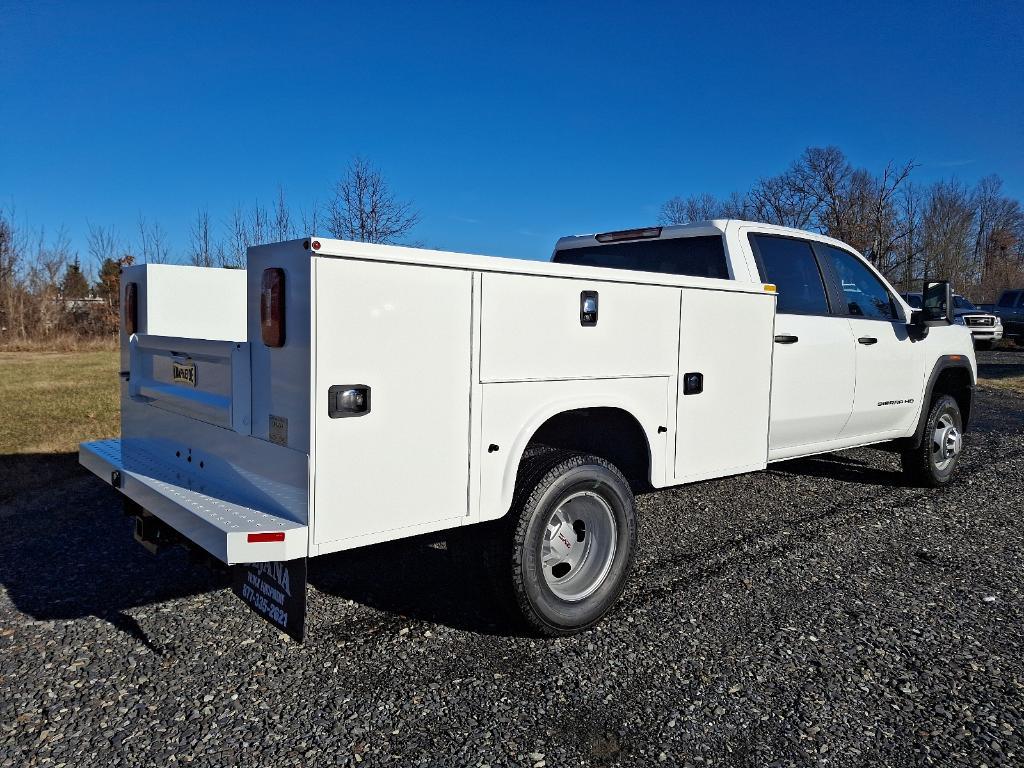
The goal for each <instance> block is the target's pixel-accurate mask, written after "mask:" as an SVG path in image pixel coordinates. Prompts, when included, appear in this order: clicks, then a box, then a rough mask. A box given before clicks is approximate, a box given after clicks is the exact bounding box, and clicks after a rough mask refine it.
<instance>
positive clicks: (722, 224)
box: [552, 219, 852, 256]
mask: <svg viewBox="0 0 1024 768" xmlns="http://www.w3.org/2000/svg"><path fill="white" fill-rule="evenodd" d="M738 227H754V228H756V229H757V230H758V231H761V232H765V233H768V234H775V235H783V236H787V237H802V238H805V239H808V240H817V241H819V242H822V243H831V244H832V245H836V246H839V247H841V248H843V249H845V250H852V247H851V246H850V245H848V244H846V243H844V242H842V241H840V240H836V239H835V238H834V237H829V236H828V235H822V234H820V233H818V232H809V231H808V230H806V229H796V228H795V227H783V226H780V225H779V224H766V223H764V222H761V221H746V220H744V219H710V220H708V221H695V222H693V223H691V224H670V225H665V226H662V227H660V230H661V232H660V234H659V235H658V236H657V237H651V238H646V239H651V240H655V239H657V240H667V239H670V238H673V237H697V236H700V235H723V234H725V232H726V230H729V229H735V228H738ZM655 228H658V227H651V229H655ZM618 231H628V230H618ZM615 233H616V232H615V231H611V232H598V233H595V234H591V235H570V236H568V237H562V238H559V240H558V242H556V243H555V249H554V251H553V252H552V256H554V254H555V253H558V251H564V250H568V249H570V248H582V247H584V246H601V245H608V244H609V243H608V242H601V241H599V240H598V239H597V238H598V237H599V236H601V235H612V234H615ZM643 239H645V238H639V237H638V238H636V239H635V240H634V239H631V240H620V241H619V242H637V241H640V240H643Z"/></svg>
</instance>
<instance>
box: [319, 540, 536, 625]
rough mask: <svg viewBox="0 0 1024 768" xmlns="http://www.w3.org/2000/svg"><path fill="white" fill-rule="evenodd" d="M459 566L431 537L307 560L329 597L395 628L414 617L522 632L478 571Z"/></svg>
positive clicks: (424, 620) (444, 548) (458, 561)
mask: <svg viewBox="0 0 1024 768" xmlns="http://www.w3.org/2000/svg"><path fill="white" fill-rule="evenodd" d="M441 536H443V534H442V535H441ZM460 566H461V563H460V560H459V559H458V558H455V557H453V556H452V554H451V553H450V552H449V551H448V549H447V547H446V545H445V544H444V543H443V538H440V537H438V536H436V535H435V536H431V537H422V538H410V539H400V540H398V541H391V542H388V543H386V544H374V545H372V546H369V547H362V548H360V549H353V550H349V551H347V552H338V553H335V554H331V555H322V556H320V557H317V558H314V559H313V560H310V563H309V581H310V584H312V585H313V586H315V587H316V588H317V589H318V590H320V591H321V592H324V593H325V594H327V595H329V596H331V598H332V599H341V600H353V601H355V602H357V603H359V604H361V605H365V606H368V607H370V608H374V609H376V610H378V611H382V612H384V613H387V614H390V615H391V616H392V617H393V621H392V622H391V623H393V624H395V625H396V627H397V626H398V625H404V624H406V623H408V621H409V620H415V621H422V622H425V623H430V624H443V625H445V626H448V627H451V628H453V629H461V630H465V631H469V632H475V633H478V634H484V635H501V636H504V637H508V636H511V635H523V634H524V631H523V627H522V626H521V624H520V623H518V622H516V621H515V620H514V619H513V618H512V616H511V614H510V613H509V611H508V610H506V609H505V607H504V605H503V603H502V602H501V601H500V600H498V599H497V595H496V593H495V592H494V591H493V589H491V586H490V584H489V583H488V582H487V580H486V579H484V578H481V574H480V573H479V572H478V571H479V569H474V571H475V572H474V573H473V574H467V573H466V572H465V569H464V567H460ZM374 623H375V624H379V623H380V621H379V620H376V619H375V620H374ZM328 631H331V630H328ZM338 631H343V632H344V633H345V634H353V633H356V634H358V633H359V632H360V631H363V628H360V627H354V626H352V625H350V624H348V623H346V624H345V626H344V627H343V628H339V630H338Z"/></svg>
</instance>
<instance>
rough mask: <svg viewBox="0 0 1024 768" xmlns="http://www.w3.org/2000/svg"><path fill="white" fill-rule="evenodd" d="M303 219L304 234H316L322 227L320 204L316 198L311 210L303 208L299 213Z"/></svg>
mask: <svg viewBox="0 0 1024 768" xmlns="http://www.w3.org/2000/svg"><path fill="white" fill-rule="evenodd" d="M299 216H300V218H301V219H302V234H304V235H315V234H317V230H318V229H319V228H320V222H321V221H322V219H321V218H320V204H319V203H318V202H317V201H316V200H314V201H313V203H312V205H311V206H310V207H309V210H306V209H305V208H303V209H302V210H301V211H300V213H299Z"/></svg>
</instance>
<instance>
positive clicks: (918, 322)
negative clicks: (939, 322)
mask: <svg viewBox="0 0 1024 768" xmlns="http://www.w3.org/2000/svg"><path fill="white" fill-rule="evenodd" d="M909 326H910V337H911V338H912V339H914V340H915V341H920V340H921V339H923V338H924V337H925V336H927V335H928V323H927V322H925V313H924V310H923V309H912V310H910V323H909Z"/></svg>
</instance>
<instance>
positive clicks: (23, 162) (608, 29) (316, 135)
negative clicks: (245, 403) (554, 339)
mask: <svg viewBox="0 0 1024 768" xmlns="http://www.w3.org/2000/svg"><path fill="white" fill-rule="evenodd" d="M0 19H2V22H0V202H3V203H6V204H11V203H13V204H14V206H15V207H16V210H17V214H18V218H19V221H21V222H22V223H24V224H26V225H28V226H32V227H38V226H40V225H44V224H45V225H46V227H47V228H48V229H50V230H53V229H55V228H56V227H58V226H59V225H61V224H63V225H65V226H66V227H67V229H68V231H69V233H70V234H71V236H72V239H73V243H74V245H75V247H76V248H77V249H78V250H79V251H80V252H81V253H82V254H83V257H84V255H85V246H86V243H85V234H86V232H87V226H88V223H90V222H91V223H94V224H103V225H112V226H115V227H117V228H118V229H119V230H120V231H121V233H122V234H123V235H125V236H132V235H134V231H135V222H136V220H137V218H138V216H139V215H140V214H142V215H144V216H146V217H147V218H149V219H155V220H158V221H159V222H160V224H161V225H162V226H163V228H164V229H165V230H167V232H168V233H169V235H170V238H171V242H172V245H173V246H174V247H175V248H176V249H178V250H184V248H185V246H186V237H187V231H188V227H189V223H190V220H191V218H192V217H193V216H194V214H195V211H196V209H197V208H205V209H207V210H208V211H209V212H210V215H211V217H212V218H213V219H215V220H218V221H220V220H222V219H224V218H226V217H227V215H228V214H229V212H230V210H231V209H232V208H233V207H235V206H236V205H248V204H251V203H252V202H254V201H256V200H257V199H258V200H260V201H262V202H266V203H269V202H270V200H271V198H272V197H273V196H274V194H275V193H276V190H277V187H278V185H281V186H283V188H284V190H285V192H286V194H287V196H288V198H289V200H290V202H291V204H292V206H293V207H295V208H300V207H309V206H310V205H312V204H313V201H314V200H316V199H320V200H323V199H324V198H325V197H326V195H327V193H328V190H329V189H330V187H331V184H332V182H333V181H334V180H335V179H337V178H338V177H339V176H340V174H341V173H342V171H343V169H344V167H345V165H346V164H347V162H348V161H349V159H350V158H351V157H352V156H354V155H357V154H360V155H362V156H364V157H366V158H368V159H370V160H371V161H373V162H374V163H375V164H377V165H378V166H379V167H380V168H381V169H382V170H383V171H384V172H385V174H386V175H387V177H388V179H389V180H390V182H391V184H392V186H393V187H394V189H395V190H396V191H397V192H398V193H399V194H400V195H401V196H404V197H406V198H409V199H411V200H413V201H414V202H415V204H416V206H417V207H418V208H419V209H420V211H421V213H422V223H421V224H420V225H419V226H418V227H417V229H416V230H415V232H414V234H413V237H414V238H415V239H417V240H419V241H422V242H423V243H424V244H425V245H428V246H431V247H439V248H446V249H452V250H464V251H472V252H480V253H489V254H497V255H508V256H520V257H528V258H545V257H547V256H548V255H549V254H550V251H551V247H552V245H553V243H554V240H555V239H556V238H557V237H559V236H560V235H563V234H572V233H578V232H592V231H600V230H607V229H615V228H619V227H628V226H637V225H643V224H647V223H650V222H652V221H654V220H655V218H656V216H657V211H658V208H659V206H660V204H661V203H662V202H663V201H664V200H665V199H667V198H669V197H671V196H672V195H676V194H679V195H684V196H685V195H688V194H691V193H697V192H703V191H707V192H712V193H715V194H720V195H725V194H728V193H729V192H731V191H733V190H745V189H746V188H748V187H749V185H750V183H751V182H752V181H753V180H754V179H756V178H758V177H760V176H765V175H771V174H775V173H778V172H780V171H782V170H783V169H784V168H785V167H786V165H787V164H788V163H789V162H790V161H791V160H792V159H794V158H795V157H796V156H797V155H798V154H799V153H800V152H801V151H802V150H803V149H804V147H807V146H810V145H825V144H836V145H838V146H840V147H841V148H842V149H843V150H844V151H845V152H846V154H847V155H848V156H849V157H850V159H851V160H852V161H853V162H854V163H856V164H859V165H864V166H867V167H869V168H872V169H879V168H881V167H882V166H883V165H884V164H885V162H886V161H888V160H889V159H895V160H900V161H902V160H907V159H914V160H916V161H917V162H918V163H920V165H921V167H920V168H919V169H918V170H917V171H916V172H915V174H914V177H915V178H916V179H917V180H919V181H922V182H928V181H931V180H933V179H936V178H939V177H942V176H950V175H955V176H957V177H958V178H960V179H962V180H964V181H967V182H973V181H975V180H976V179H977V178H979V177H981V176H984V175H986V174H989V173H993V172H995V173H999V174H1000V175H1001V176H1002V177H1003V179H1004V181H1005V184H1006V186H1005V189H1006V191H1007V192H1008V193H1010V194H1013V195H1015V196H1017V197H1021V198H1024V7H1022V6H1021V5H1020V4H1014V3H972V4H965V5H956V4H952V3H949V4H946V3H922V4H914V3H888V2H887V3H878V4H873V3H869V2H862V3H855V4H851V3H837V4H834V5H831V4H829V3H820V2H817V3H792V4H786V3H756V4H751V5H749V6H744V4H743V3H709V4H701V5H692V4H684V3H665V4H659V3H652V4H644V3H607V4H604V3H597V2H592V3H583V2H580V3H565V4H554V3H551V4H548V3H544V4H540V3H538V4H535V5H531V4H525V3H510V4H508V5H503V4H498V3H451V4H448V3H444V4H429V3H415V4H414V3H408V4H398V3H395V4H392V3H386V2H380V3H377V2H374V3H365V2H364V3H358V4H351V5H349V4H343V3H324V4H310V5H302V4H299V3H289V4H284V3H280V4H278V3H273V4H272V3H266V4H261V3H239V4H233V3H229V2H216V3H210V2H201V3H188V2H167V3H159V4H155V3H125V4H115V5H106V4H101V3H70V2H67V3H52V2H46V1H44V0H34V1H33V2H16V3H10V2H9V0H0Z"/></svg>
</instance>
